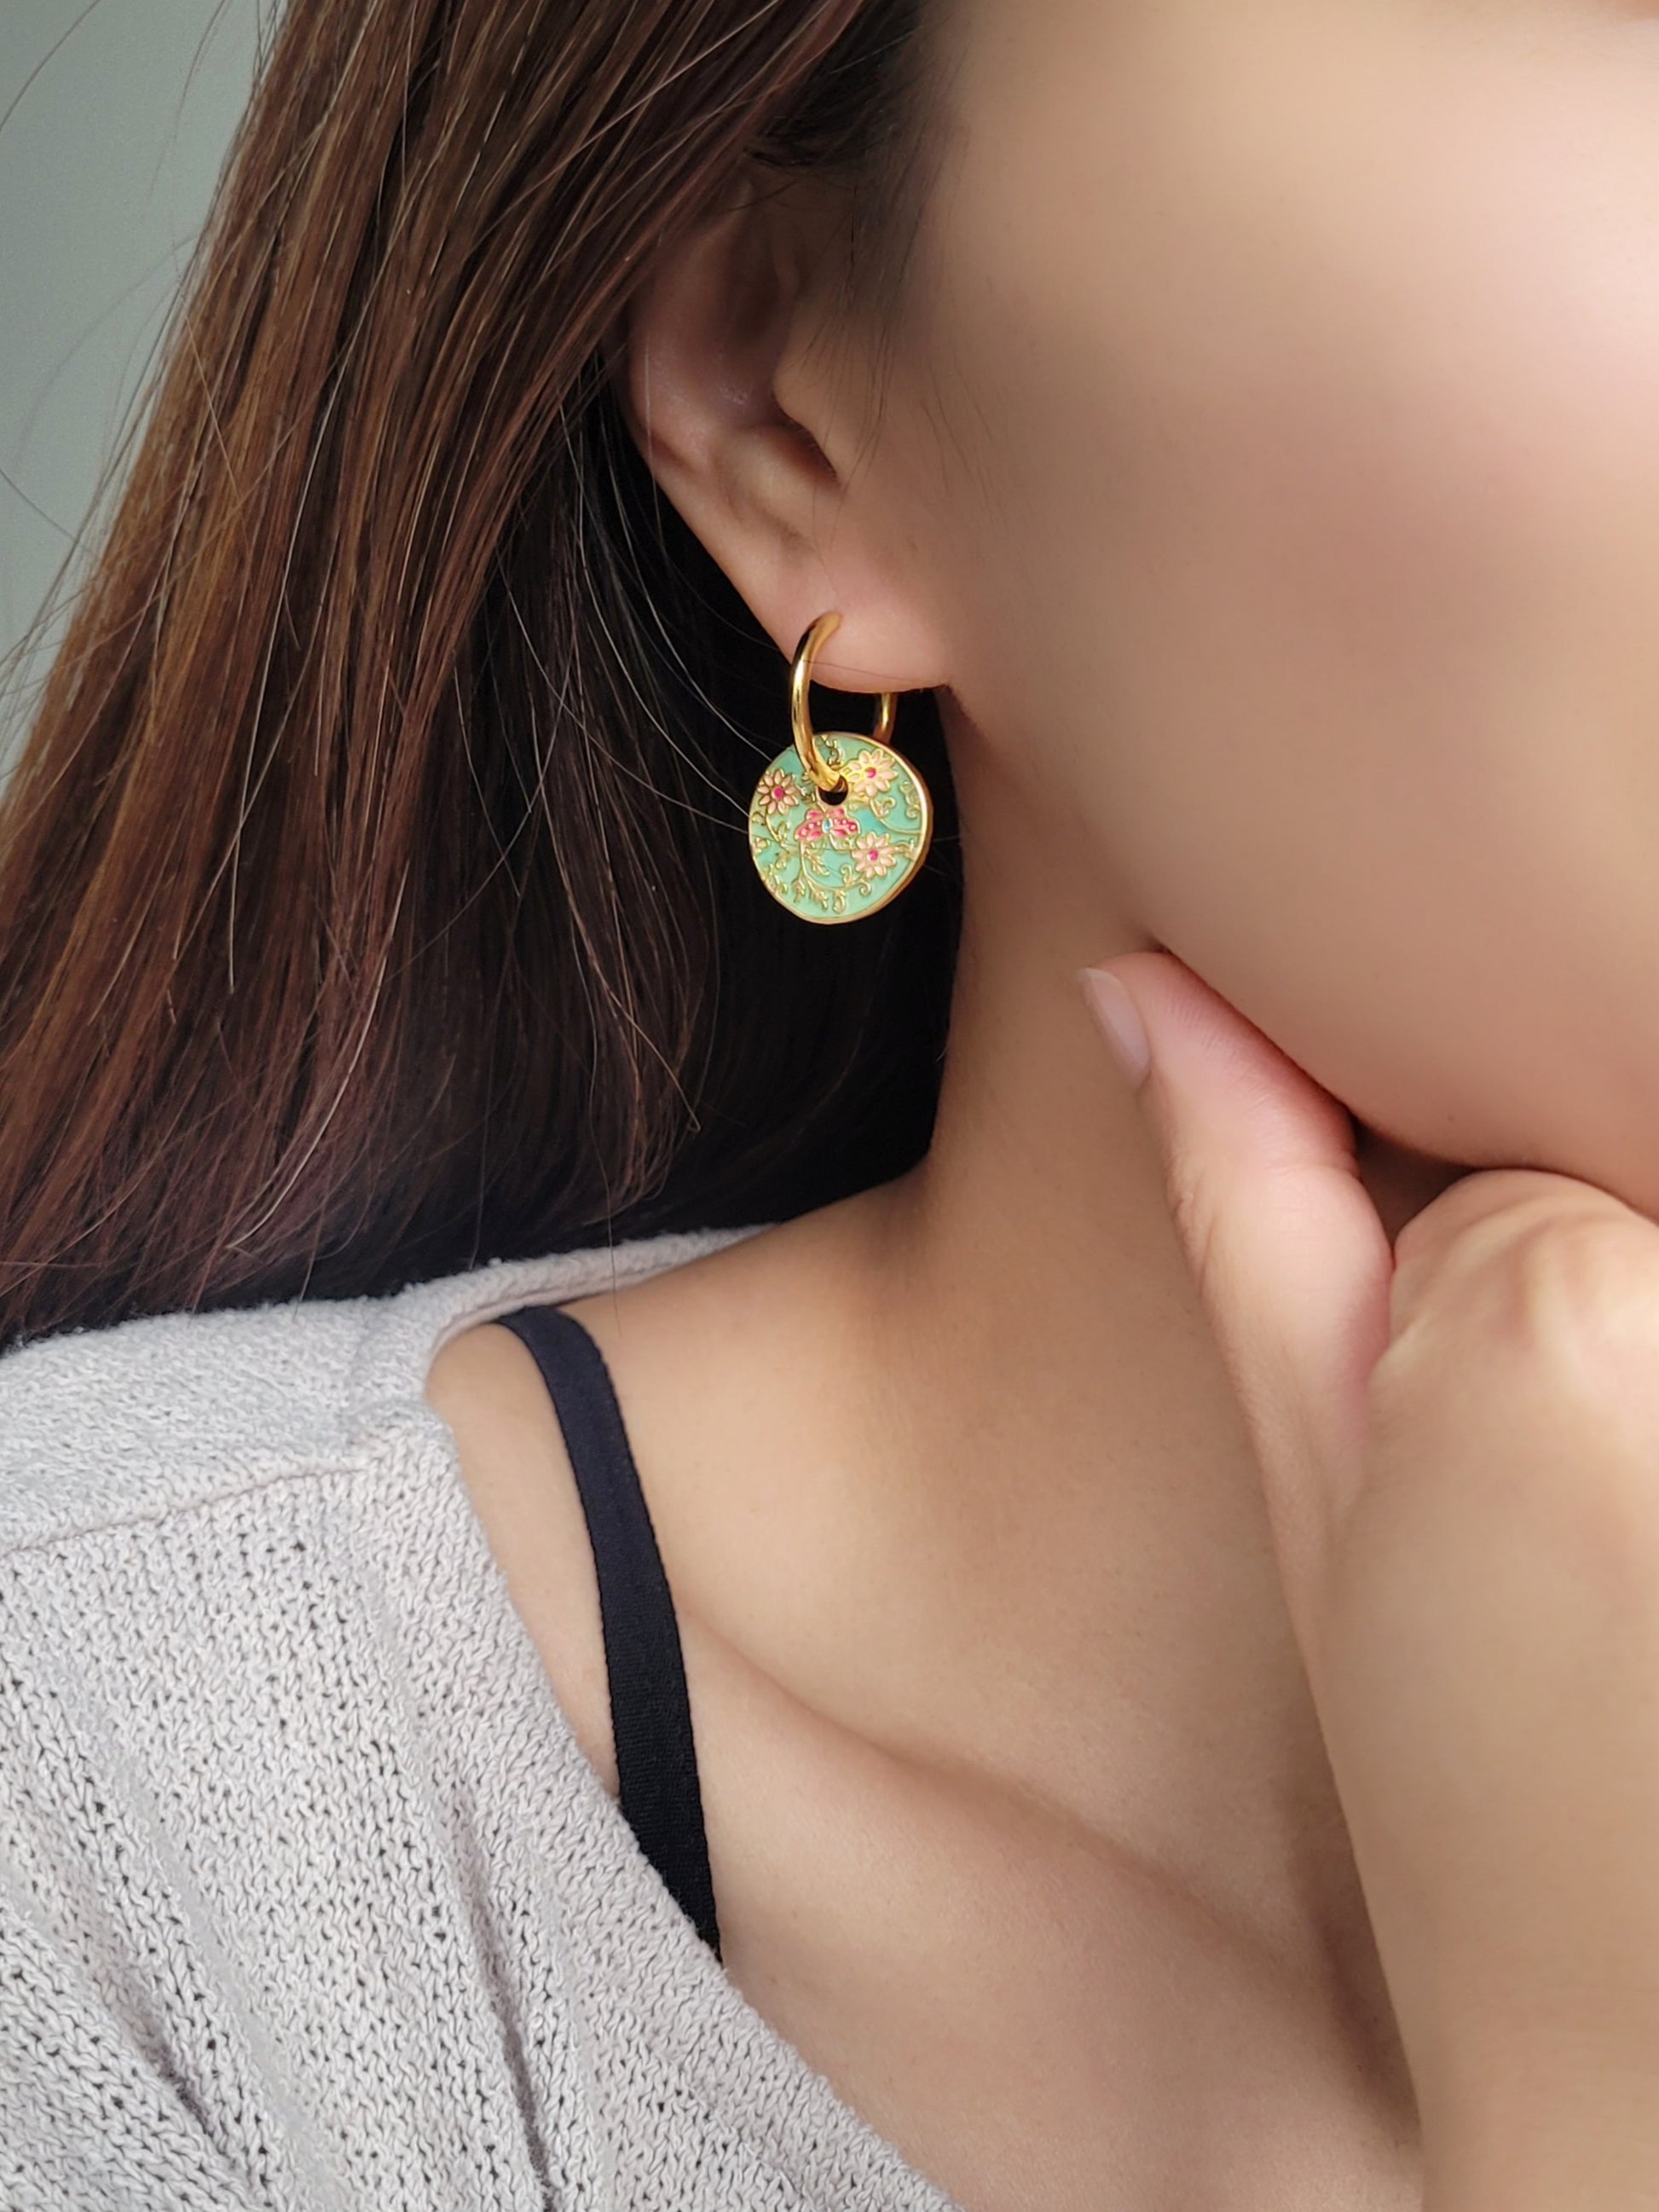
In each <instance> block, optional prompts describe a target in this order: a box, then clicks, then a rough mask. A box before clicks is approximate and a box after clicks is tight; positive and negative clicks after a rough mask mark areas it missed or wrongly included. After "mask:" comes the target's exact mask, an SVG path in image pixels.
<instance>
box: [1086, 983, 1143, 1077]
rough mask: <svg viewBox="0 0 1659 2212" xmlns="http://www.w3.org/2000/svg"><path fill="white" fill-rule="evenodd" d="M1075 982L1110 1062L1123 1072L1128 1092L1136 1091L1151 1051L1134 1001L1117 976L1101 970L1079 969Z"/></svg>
mask: <svg viewBox="0 0 1659 2212" xmlns="http://www.w3.org/2000/svg"><path fill="white" fill-rule="evenodd" d="M1078 980H1079V982H1080V983H1081V984H1082V986H1083V995H1084V996H1085V999H1087V1000H1088V1001H1089V1007H1090V1011H1091V1012H1092V1013H1093V1015H1094V1018H1095V1019H1096V1020H1097V1022H1098V1023H1099V1024H1100V1028H1101V1034H1102V1035H1103V1036H1104V1038H1105V1040H1106V1042H1107V1043H1108V1044H1109V1045H1110V1047H1111V1048H1112V1057H1113V1059H1114V1060H1116V1062H1117V1064H1118V1066H1120V1067H1121V1069H1122V1070H1123V1079H1124V1081H1125V1082H1126V1083H1127V1085H1128V1086H1129V1088H1130V1090H1131V1091H1139V1088H1140V1086H1141V1085H1142V1084H1143V1083H1144V1082H1145V1081H1146V1074H1147V1071H1148V1069H1149V1068H1150V1067H1151V1066H1152V1047H1151V1046H1150V1045H1149V1044H1148V1043H1147V1042H1146V1029H1145V1028H1144V1026H1143V1025H1142V1023H1141V1019H1140V1016H1139V1013H1137V1012H1136V1011H1135V1002H1134V1000H1133V999H1132V998H1131V997H1130V996H1129V994H1128V992H1127V989H1126V988H1125V987H1124V986H1123V985H1122V984H1121V983H1120V982H1119V981H1118V980H1117V977H1116V976H1115V975H1108V974H1107V973H1106V971H1105V969H1103V968H1083V969H1079V971H1078Z"/></svg>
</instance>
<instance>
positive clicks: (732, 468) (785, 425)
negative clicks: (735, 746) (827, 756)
mask: <svg viewBox="0 0 1659 2212" xmlns="http://www.w3.org/2000/svg"><path fill="white" fill-rule="evenodd" d="M835 254H836V230H835V213H834V208H833V204H831V203H830V202H829V200H828V198H827V197H826V196H823V195H820V194H818V193H817V191H816V189H815V188H813V187H811V186H793V187H790V188H787V189H786V190H780V189H779V188H778V187H777V186H776V185H767V186H764V187H763V186H761V185H758V184H755V185H750V188H749V189H748V190H747V191H745V192H744V195H743V197H742V199H741V201H740V202H739V203H738V204H735V205H733V206H732V207H730V208H728V209H727V210H726V211H724V212H722V213H720V214H719V215H717V216H714V217H712V218H711V219H709V220H708V221H707V222H704V223H703V224H702V226H701V227H700V228H698V229H697V230H696V231H695V232H694V233H693V234H691V235H690V236H689V237H687V238H685V239H683V240H680V241H678V243H676V244H675V245H673V246H670V247H668V248H665V251H664V253H663V255H662V257H661V258H660V259H659V262H658V264H657V265H656V266H655V267H654V268H653V270H652V271H651V272H650V274H649V276H647V279H646V281H645V283H644V285H643V287H642V288H641V292H640V293H639V295H637V297H636V299H635V304H634V307H633V309H632V311H631V313H630V316H629V325H628V331H627V337H626V343H625V349H624V361H623V398H624V404H625V407H626V410H627V412H628V415H629V421H630V422H631V424H632V426H633V429H634V435H635V437H636V438H637V439H638V441H639V442H640V446H641V450H642V451H643V453H645V456H646V459H647V461H648V462H649V464H650V465H651V468H652V471H653V474H654V475H655V477H656V478H657V481H658V483H659V484H660V485H661V486H662V489H663V490H664V491H665V494H666V495H667V496H668V498H669V499H670V500H671V501H672V502H673V504H674V505H675V507H678V510H679V512H680V513H681V514H682V515H683V516H684V519H685V520H686V521H687V522H688V523H689V524H690V526H691V528H692V529H693V530H694V531H695V532H696V534H697V536H698V537H699V538H701V539H702V542H703V544H704V545H706V546H707V547H708V550H709V552H710V553H711V554H712V555H713V556H714V559H715V560H716V561H718V562H720V566H721V568H724V569H725V571H726V574H727V575H728V576H729V577H730V578H731V579H732V582H733V584H735V585H736V586H737V588H738V591H739V592H741V593H742V595H743V597H744V599H745V600H746V601H747V602H748V604H749V605H750V608H751V610H752V611H753V612H754V614H755V615H756V617H757V619H758V620H759V621H760V623H762V625H763V627H764V628H765V629H766V630H767V631H768V633H769V635H770V636H771V637H772V638H773V640H774V641H775V643H776V645H777V647H778V649H779V651H780V652H781V653H783V654H784V655H785V657H786V658H787V657H788V656H790V655H792V654H793V652H794V650H795V647H796V645H797V644H798V642H799V640H800V638H801V636H802V635H804V633H805V631H806V629H808V627H809V626H810V625H811V623H813V622H815V621H816V620H817V617H819V616H820V615H822V614H826V613H829V611H831V610H832V609H833V610H834V611H836V613H838V614H839V615H840V616H841V617H842V623H841V628H840V629H838V630H837V631H836V634H835V635H834V637H833V638H832V639H831V640H829V642H828V643H827V644H826V647H825V649H824V652H823V657H822V659H820V661H819V663H818V665H817V670H816V671H815V680H817V681H819V682H822V683H823V684H827V685H829V686H831V687H832V688H835V689H839V690H848V691H908V690H921V689H927V688H933V687H934V686H937V685H939V684H944V683H945V681H946V680H947V676H946V671H945V667H944V666H943V665H942V654H941V647H940V641H939V637H938V635H936V632H935V628H934V625H933V623H932V622H931V621H930V619H929V618H928V617H927V611H926V606H925V602H924V601H923V600H922V599H921V596H920V594H919V592H918V590H917V577H918V566H919V564H918V563H917V562H916V561H915V550H914V545H913V544H911V543H910V542H909V540H908V538H907V536H906V533H905V532H903V530H902V528H901V527H900V526H899V524H898V518H897V517H896V515H895V513H894V512H893V507H894V504H895V503H894V501H892V500H891V499H890V498H884V495H883V491H884V486H883V480H882V471H881V468H880V465H879V456H878V449H872V441H871V439H870V436H869V430H870V425H871V405H872V392H873V380H872V376H871V374H869V370H870V366H871V365H870V364H869V362H867V361H866V360H865V359H863V358H862V357H861V356H860V344H859V339H858V337H857V335H856V334H855V333H854V332H852V331H849V330H848V329H847V328H845V327H844V326H839V325H838V323H837V319H836V317H835V315H834V313H833V311H832V310H829V309H826V307H825V306H824V301H825V298H826V296H827V295H833V284H832V283H830V282H829V279H828V278H827V277H826V274H825V272H826V269H828V268H829V267H830V266H831V265H832V264H833V259H834V256H835ZM872 450H875V458H874V459H872ZM907 556H908V557H907Z"/></svg>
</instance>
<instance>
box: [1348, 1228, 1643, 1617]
mask: <svg viewBox="0 0 1659 2212" xmlns="http://www.w3.org/2000/svg"><path fill="white" fill-rule="evenodd" d="M1369 1411H1370V1419H1371V1434H1372V1437H1373V1439H1374V1442H1375V1443H1376V1444H1377V1445H1378V1446H1379V1448H1380V1450H1381V1454H1382V1456H1383V1459H1384V1461H1385V1462H1387V1463H1388V1464H1389V1466H1390V1467H1391V1468H1393V1469H1394V1470H1395V1475H1396V1479H1398V1480H1404V1481H1406V1482H1407V1483H1410V1484H1419V1483H1420V1484H1427V1485H1429V1486H1438V1485H1441V1484H1443V1483H1446V1482H1448V1481H1450V1482H1452V1483H1454V1484H1455V1486H1456V1488H1457V1489H1458V1491H1459V1492H1462V1493H1463V1494H1464V1495H1465V1496H1468V1497H1470V1498H1484V1499H1485V1500H1486V1504H1488V1505H1489V1506H1490V1507H1491V1508H1492V1510H1493V1511H1494V1512H1495V1513H1501V1514H1502V1515H1503V1516H1504V1520H1505V1522H1506V1523H1507V1524H1508V1525H1510V1526H1514V1525H1516V1523H1517V1520H1518V1521H1521V1522H1526V1523H1528V1524H1530V1525H1532V1526H1534V1528H1540V1529H1542V1528H1548V1529H1550V1530H1551V1531H1553V1534H1554V1536H1555V1537H1556V1539H1558V1540H1565V1555H1575V1554H1576V1555H1577V1556H1578V1557H1579V1558H1580V1559H1598V1560H1599V1561H1600V1562H1601V1565H1600V1567H1599V1568H1598V1570H1597V1571H1598V1572H1600V1573H1601V1574H1602V1575H1603V1577H1605V1578H1607V1580H1608V1581H1609V1583H1610V1585H1611V1583H1613V1581H1615V1580H1616V1579H1617V1577H1620V1576H1624V1575H1626V1574H1629V1573H1638V1574H1639V1576H1640V1577H1642V1578H1644V1588H1645V1589H1647V1590H1648V1591H1649V1593H1650V1594H1651V1590H1652V1587H1653V1581H1652V1577H1653V1576H1654V1574H1655V1572H1656V1571H1659V1230H1656V1228H1655V1226H1654V1225H1653V1224H1652V1223H1650V1222H1649V1221H1647V1220H1646V1219H1644V1217H1642V1216H1640V1215H1638V1214H1635V1213H1632V1212H1629V1211H1628V1210H1626V1209H1623V1208H1617V1207H1615V1206H1613V1205H1611V1204H1610V1205H1608V1206H1607V1207H1605V1208H1601V1207H1590V1206H1582V1207H1577V1208H1574V1209H1571V1210H1565V1211H1564V1210H1563V1209H1562V1208H1561V1207H1560V1206H1559V1205H1557V1206H1553V1207H1550V1206H1544V1207H1539V1206H1532V1207H1523V1208H1521V1209H1518V1210H1516V1212H1514V1213H1512V1214H1511V1215H1510V1216H1509V1217H1508V1218H1504V1219H1498V1218H1487V1219H1486V1220H1482V1221H1479V1222H1474V1223H1471V1224H1470V1225H1468V1228H1466V1229H1463V1230H1460V1231H1456V1232H1455V1234H1454V1235H1453V1236H1452V1237H1450V1238H1449V1239H1448V1242H1447V1243H1446V1246H1445V1248H1444V1250H1443V1261H1442V1264H1441V1265H1440V1266H1439V1267H1437V1269H1436V1270H1435V1273H1434V1277H1433V1280H1432V1282H1431V1284H1430V1285H1427V1286H1426V1287H1425V1289H1424V1290H1423V1291H1422V1293H1421V1295H1420V1296H1419V1298H1418V1299H1417V1301H1416V1303H1415V1304H1414V1307H1413V1311H1412V1313H1411V1315H1410V1316H1409V1318H1408V1319H1407V1322H1406V1324H1405V1326H1404V1327H1403V1328H1401V1329H1399V1330H1398V1331H1397V1332H1396V1334H1395V1337H1394V1339H1393V1340H1392V1341H1391V1342H1390V1344H1389V1347H1388V1350H1387V1351H1386V1352H1385V1353H1384V1354H1383V1358H1381V1359H1380V1360H1379V1361H1378V1362H1377V1364H1376V1367H1375V1369H1374V1370H1373V1372H1372V1375H1371V1377H1370V1402H1369Z"/></svg>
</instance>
